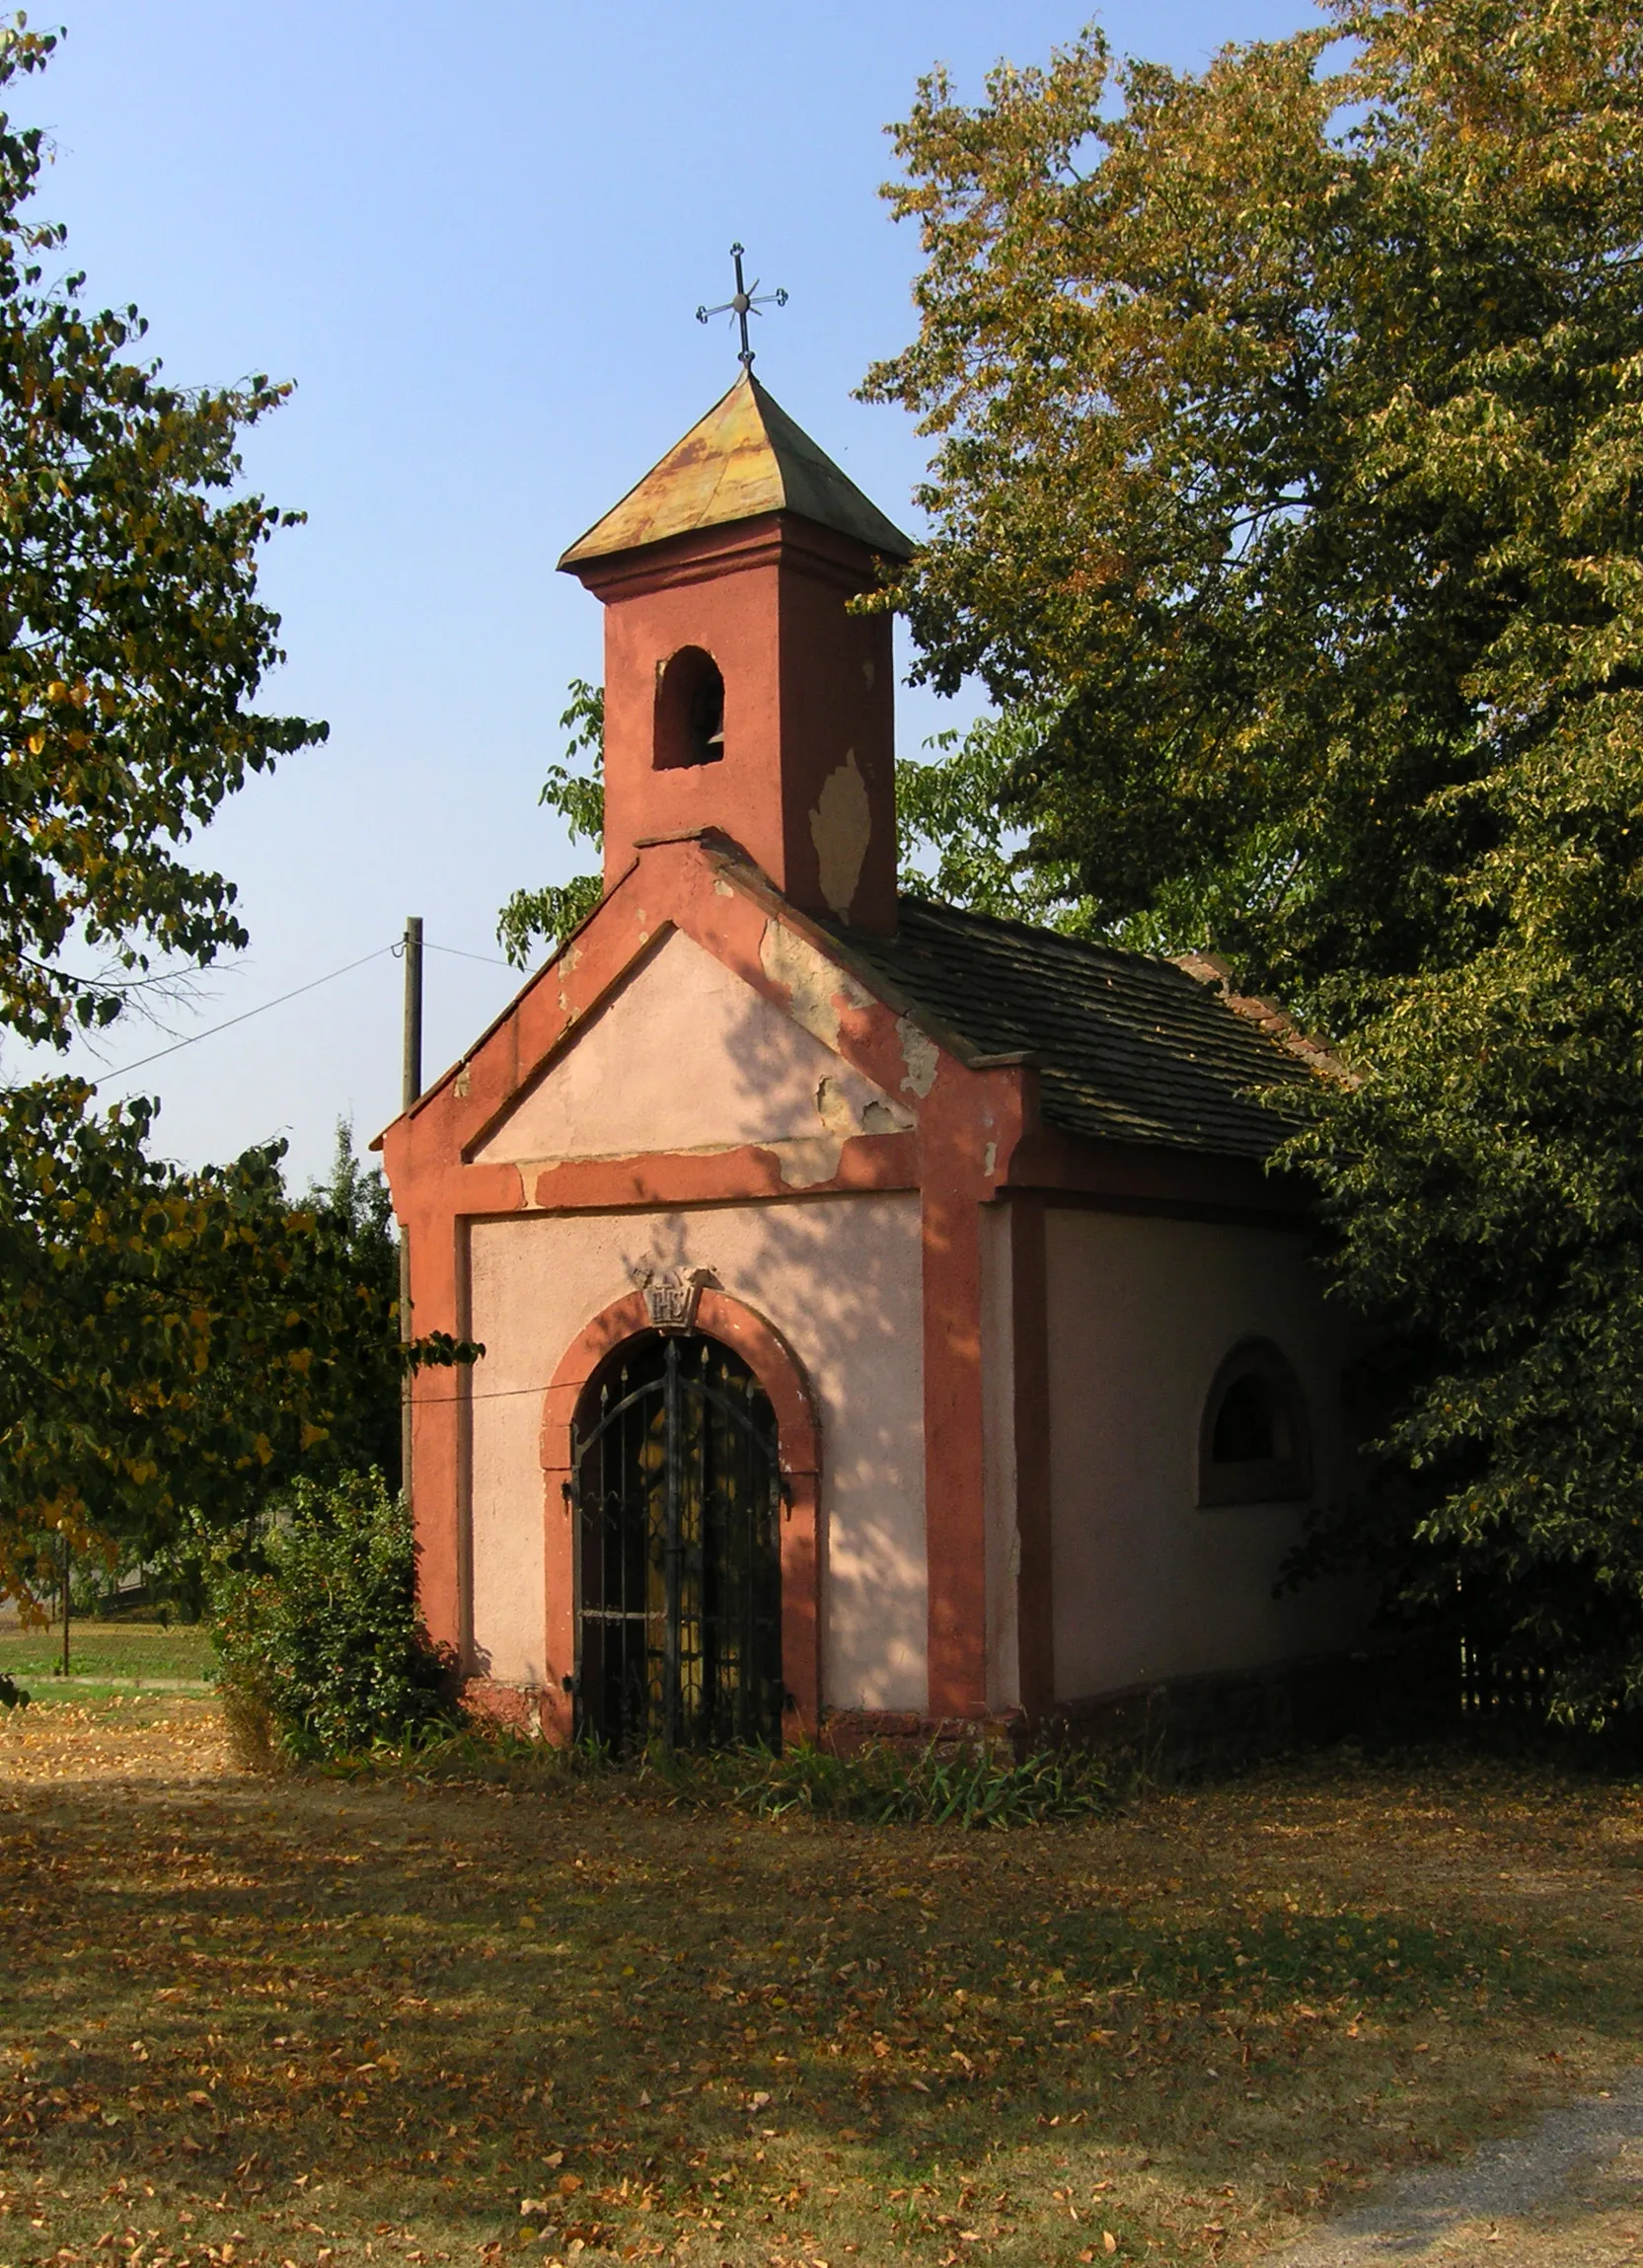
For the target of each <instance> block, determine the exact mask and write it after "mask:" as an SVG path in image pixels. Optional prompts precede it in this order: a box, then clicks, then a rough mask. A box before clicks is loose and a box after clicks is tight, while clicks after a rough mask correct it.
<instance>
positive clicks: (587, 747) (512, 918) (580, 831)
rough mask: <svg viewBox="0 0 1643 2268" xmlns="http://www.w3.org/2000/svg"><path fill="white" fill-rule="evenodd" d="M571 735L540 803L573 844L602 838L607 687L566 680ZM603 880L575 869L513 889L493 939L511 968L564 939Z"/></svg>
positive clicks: (565, 723)
mask: <svg viewBox="0 0 1643 2268" xmlns="http://www.w3.org/2000/svg"><path fill="white" fill-rule="evenodd" d="M560 730H561V731H562V732H565V733H567V734H568V735H569V737H568V739H567V740H566V741H565V744H564V760H563V762H562V763H554V764H550V765H549V767H548V777H547V779H546V780H545V781H544V782H543V784H542V793H541V794H540V795H539V796H538V797H537V801H538V802H539V803H546V804H547V806H548V808H549V809H550V810H551V811H557V812H558V813H559V814H560V818H561V819H563V821H564V822H565V832H566V833H567V834H568V836H569V838H570V840H571V841H572V842H573V843H591V844H592V845H593V846H594V848H595V849H596V850H598V851H601V852H602V851H603V849H604V843H605V689H604V687H603V686H602V685H589V684H588V682H587V680H586V679H585V678H582V677H573V678H572V679H571V680H570V699H569V703H568V705H567V707H566V709H565V711H564V714H563V716H562V717H560ZM603 888H604V883H603V881H602V879H601V877H600V876H599V875H598V874H573V875H572V876H571V878H570V880H569V881H568V882H548V883H546V884H545V885H544V886H543V887H542V888H541V889H539V890H515V891H514V893H513V895H512V897H511V898H509V900H508V902H507V904H506V905H505V906H504V907H503V908H502V910H501V912H500V913H499V914H498V915H497V917H496V943H497V944H498V945H500V946H501V948H502V950H503V951H504V952H505V953H506V954H507V956H508V959H509V960H510V961H512V963H513V965H514V967H515V968H524V967H525V966H526V964H527V963H528V961H529V960H530V957H531V954H532V953H533V952H534V951H535V950H536V948H537V946H538V945H545V946H546V947H547V948H548V949H549V950H550V951H552V950H554V949H555V948H556V947H557V946H559V945H562V944H563V942H564V940H565V939H566V938H567V937H568V936H569V935H570V933H571V931H572V930H573V929H575V928H576V927H577V926H578V924H580V923H581V922H584V921H586V919H587V917H588V915H589V914H590V913H592V911H593V909H594V907H595V906H596V905H597V904H598V903H599V894H600V891H601V890H602V889H603Z"/></svg>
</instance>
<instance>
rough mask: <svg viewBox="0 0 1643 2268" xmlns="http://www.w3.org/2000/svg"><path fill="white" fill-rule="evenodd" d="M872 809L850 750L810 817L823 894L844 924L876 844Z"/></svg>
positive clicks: (858, 768) (827, 784) (854, 754)
mask: <svg viewBox="0 0 1643 2268" xmlns="http://www.w3.org/2000/svg"><path fill="white" fill-rule="evenodd" d="M872 833H873V820H872V806H871V805H870V804H869V802H868V801H867V783H866V782H865V780H863V779H862V777H861V767H860V766H859V764H858V763H857V761H856V750H855V749H854V748H847V749H846V751H845V760H844V762H843V763H842V764H841V765H840V766H839V769H838V770H837V771H836V772H830V773H829V774H828V776H827V778H826V779H825V780H824V781H823V782H822V792H821V797H820V800H819V801H818V802H817V804H816V807H815V809H814V810H813V811H812V812H811V814H810V840H811V842H813V843H814V844H815V846H816V866H817V869H818V878H819V880H820V882H821V894H822V896H823V897H824V898H825V899H826V900H827V902H828V904H829V905H830V906H831V907H832V909H833V911H834V912H835V913H836V914H837V915H838V916H839V918H840V919H841V920H842V921H843V920H848V919H849V917H850V906H851V900H852V899H853V898H854V897H855V895H856V885H857V883H858V882H859V880H860V879H861V864H862V861H863V860H864V859H865V858H866V856H867V845H868V844H869V843H870V842H871V841H872Z"/></svg>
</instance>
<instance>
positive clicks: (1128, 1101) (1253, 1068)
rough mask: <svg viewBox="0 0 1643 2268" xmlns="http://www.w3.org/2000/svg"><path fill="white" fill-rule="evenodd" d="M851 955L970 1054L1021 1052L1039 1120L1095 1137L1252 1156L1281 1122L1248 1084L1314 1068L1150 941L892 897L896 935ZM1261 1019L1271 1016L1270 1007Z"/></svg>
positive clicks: (1306, 1074)
mask: <svg viewBox="0 0 1643 2268" xmlns="http://www.w3.org/2000/svg"><path fill="white" fill-rule="evenodd" d="M848 949H849V951H850V953H851V955H852V957H853V958H854V959H856V960H858V961H859V962H860V963H863V964H864V965H865V968H866V969H867V970H870V971H871V972H872V973H873V974H875V975H877V976H878V977H879V978H881V979H882V980H883V981H884V983H885V987H886V990H887V992H893V993H895V994H899V995H900V996H901V998H902V1000H903V1001H904V1002H905V1004H906V1006H907V1007H909V1008H911V1009H912V1010H913V1011H914V1013H915V1014H916V1015H922V1016H923V1017H925V1018H928V1019H929V1020H930V1021H932V1023H933V1024H934V1025H935V1026H937V1027H941V1026H944V1027H945V1028H946V1030H947V1031H949V1032H952V1033H955V1034H956V1035H957V1036H958V1038H959V1039H961V1040H963V1041H965V1042H967V1043H968V1045H969V1047H970V1048H971V1049H972V1050H973V1051H975V1052H977V1053H980V1054H985V1055H1004V1054H1011V1053H1014V1052H1016V1051H1025V1052H1027V1053H1030V1054H1031V1055H1032V1056H1033V1057H1034V1058H1035V1059H1036V1060H1037V1062H1038V1065H1039V1080H1040V1095H1041V1098H1042V1107H1043V1112H1044V1116H1045V1119H1046V1120H1047V1121H1048V1123H1049V1124H1051V1125H1053V1126H1058V1127H1060V1128H1061V1129H1062V1130H1063V1131H1064V1132H1066V1133H1069V1134H1080V1135H1083V1136H1084V1137H1085V1138H1086V1139H1094V1140H1097V1141H1104V1142H1145V1143H1162V1144H1165V1145H1167V1146H1168V1147H1169V1148H1171V1149H1176V1150H1197V1151H1211V1152H1215V1153H1218V1154H1220V1155H1223V1156H1233V1157H1244V1158H1262V1157H1265V1156H1266V1154H1267V1153H1268V1152H1269V1151H1270V1150H1271V1149H1272V1148H1273V1146H1274V1144H1275V1143H1276V1142H1278V1141H1279V1140H1280V1139H1281V1137H1282V1135H1283V1133H1284V1131H1285V1126H1284V1122H1283V1113H1282V1096H1281V1094H1275V1095H1274V1096H1273V1104H1274V1105H1276V1107H1269V1106H1268V1105H1267V1104H1265V1103H1264V1102H1262V1101H1259V1100H1257V1099H1255V1098H1254V1097H1253V1096H1250V1094H1249V1093H1248V1092H1247V1091H1248V1090H1249V1089H1250V1088H1255V1087H1270V1088H1274V1089H1279V1090H1281V1089H1283V1088H1285V1087H1289V1088H1294V1087H1297V1086H1301V1085H1305V1084H1306V1083H1307V1081H1308V1080H1309V1079H1311V1078H1312V1077H1314V1076H1315V1073H1314V1072H1312V1071H1311V1070H1309V1069H1308V1068H1307V1063H1306V1062H1305V1061H1303V1060H1302V1058H1301V1057H1300V1056H1299V1055H1298V1054H1296V1053H1294V1052H1292V1050H1291V1049H1290V1048H1289V1047H1287V1046H1285V1045H1284V1044H1283V1043H1282V1041H1281V1040H1280V1039H1279V1038H1276V1037H1274V1036H1272V1035H1271V1033H1270V1030H1269V1029H1263V1028H1262V1024H1261V1023H1260V1022H1258V1021H1252V1020H1251V1019H1250V1018H1248V1017H1246V1016H1243V1015H1239V1014H1238V1013H1237V1011H1236V1010H1234V1009H1232V1008H1231V1007H1229V1006H1228V1005H1227V1002H1226V1000H1225V999H1223V998H1222V997H1221V995H1220V994H1219V993H1218V992H1217V991H1215V990H1213V989H1212V988H1211V986H1210V985H1209V984H1208V983H1207V982H1205V981H1202V980H1201V979H1200V978H1198V977H1195V976H1190V975H1188V974H1187V973H1186V971H1185V970H1184V969H1182V968H1178V967H1177V966H1176V965H1175V963H1174V962H1173V961H1167V960H1156V959H1154V958H1153V956H1152V955H1151V954H1150V953H1139V952H1120V951H1118V950H1116V949H1115V948H1113V947H1112V946H1109V945H1086V944H1084V943H1083V942H1082V941H1081V940H1078V939H1074V938H1065V937H1061V936H1058V935H1057V934H1056V932H1055V931H1053V930H1041V929H1033V928H1030V927H1029V926H1028V925H1027V924H1026V923H1024V922H1006V921H995V920H993V919H992V918H990V917H989V916H987V915H984V914H972V913H962V912H960V911H959V910H958V909H957V908H956V907H954V906H944V905H938V904H935V903H933V902H932V901H930V900H927V899H921V898H903V899H902V901H901V908H900V927H899V929H898V931H897V934H896V936H895V937H894V938H863V937H860V936H858V935H856V934H854V933H852V934H851V936H850V939H849V948H848ZM1269 1021H1270V1017H1269Z"/></svg>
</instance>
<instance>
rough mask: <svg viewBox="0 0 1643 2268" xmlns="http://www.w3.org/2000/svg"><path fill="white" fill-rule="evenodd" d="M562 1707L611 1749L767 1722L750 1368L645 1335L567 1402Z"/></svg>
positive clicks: (679, 1337) (772, 1600)
mask: <svg viewBox="0 0 1643 2268" xmlns="http://www.w3.org/2000/svg"><path fill="white" fill-rule="evenodd" d="M573 1467H574V1475H575V1476H574V1480H573V1482H572V1489H571V1494H572V1508H573V1513H574V1517H575V1522H576V1600H577V1614H576V1722H577V1727H578V1730H586V1731H590V1732H596V1733H597V1734H598V1735H599V1736H600V1737H601V1738H602V1739H605V1740H608V1741H610V1742H611V1743H612V1744H613V1746H615V1747H616V1748H618V1749H619V1750H632V1749H634V1748H639V1747H643V1746H644V1744H645V1743H646V1742H647V1741H651V1740H660V1741H663V1742H665V1743H666V1744H667V1745H668V1746H669V1747H692V1748H722V1747H728V1746H733V1745H737V1744H740V1743H744V1742H752V1741H765V1742H768V1743H769V1744H770V1745H771V1746H773V1747H774V1746H775V1745H776V1744H777V1743H778V1742H779V1741H780V1739H781V1734H782V1554H781V1518H782V1485H781V1465H780V1462H779V1460H778V1457H777V1431H776V1415H775V1412H774V1411H773V1409H772V1408H771V1405H770V1402H769V1400H768V1399H767V1397H766V1396H765V1393H764V1391H763V1389H762V1388H761V1387H760V1385H759V1383H758V1381H757V1380H756V1379H755V1378H754V1376H753V1374H752V1372H751V1371H750V1370H749V1369H748V1367H747V1365H746V1364H745V1363H744V1362H742V1361H741V1360H740V1358H739V1357H738V1356H736V1355H734V1354H732V1353H731V1351H730V1350H729V1348H728V1347H724V1346H721V1345H719V1344H718V1342H717V1341H716V1340H714V1339H710V1338H707V1337H704V1336H703V1335H702V1334H701V1333H700V1332H695V1331H692V1332H685V1333H679V1334H674V1335H670V1336H666V1337H660V1336H646V1337H643V1338H638V1339H635V1340H634V1341H633V1342H632V1345H631V1346H630V1347H628V1348H625V1349H624V1350H623V1351H622V1352H621V1353H620V1354H618V1355H617V1356H616V1357H614V1358H613V1360H612V1361H611V1362H610V1363H609V1364H607V1365H606V1367H605V1369H604V1370H603V1371H602V1372H601V1373H600V1374H599V1376H598V1377H597V1378H595V1379H594V1380H593V1381H592V1382H591V1383H590V1385H589V1387H588V1390H587V1393H586V1394H585V1395H584V1397H583V1399H582V1405H581V1407H580V1409H579V1410H578V1411H577V1414H576V1430H575V1447H574V1458H573Z"/></svg>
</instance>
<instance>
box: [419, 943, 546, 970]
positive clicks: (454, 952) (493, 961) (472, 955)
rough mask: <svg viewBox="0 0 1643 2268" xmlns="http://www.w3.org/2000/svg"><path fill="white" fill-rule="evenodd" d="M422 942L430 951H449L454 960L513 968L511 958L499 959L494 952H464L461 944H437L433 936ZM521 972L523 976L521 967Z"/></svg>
mask: <svg viewBox="0 0 1643 2268" xmlns="http://www.w3.org/2000/svg"><path fill="white" fill-rule="evenodd" d="M422 942H423V944H424V945H425V946H426V947H427V950H428V951H429V952H443V953H449V954H450V956H451V958H452V959H453V960H477V961H483V962H484V963H485V967H486V968H512V966H513V963H512V961H510V960H498V959H497V958H496V955H495V954H494V953H493V952H464V951H463V949H462V947H461V946H460V945H435V944H434V942H433V940H432V938H424V939H423V941H422ZM519 973H520V975H521V976H523V974H524V973H525V972H524V970H523V969H521V970H520V972H519Z"/></svg>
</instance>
